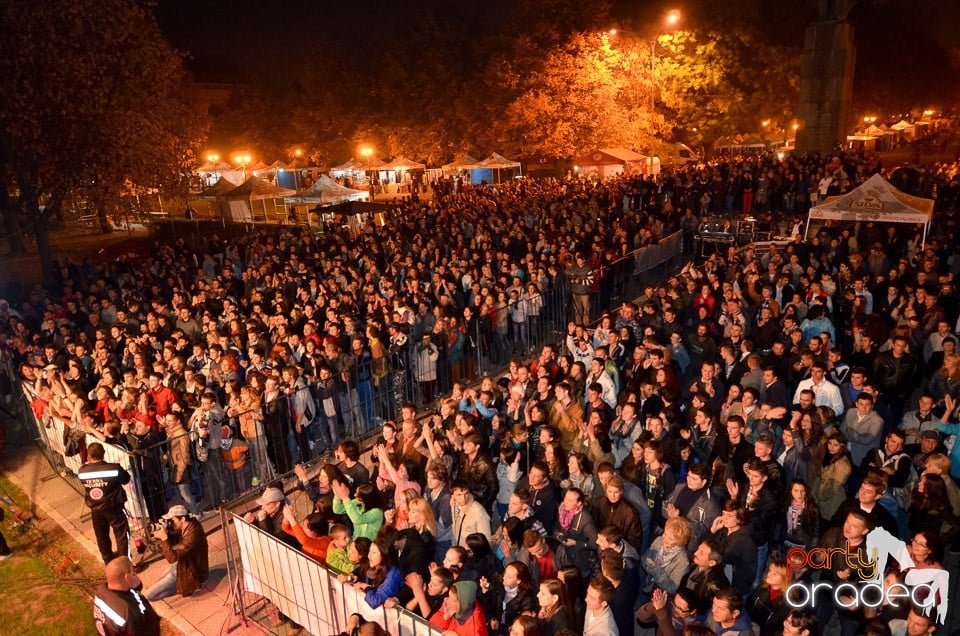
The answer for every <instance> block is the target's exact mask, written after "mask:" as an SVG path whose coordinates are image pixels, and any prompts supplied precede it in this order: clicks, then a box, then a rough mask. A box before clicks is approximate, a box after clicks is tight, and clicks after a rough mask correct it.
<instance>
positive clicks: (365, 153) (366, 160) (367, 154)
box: [360, 146, 375, 201]
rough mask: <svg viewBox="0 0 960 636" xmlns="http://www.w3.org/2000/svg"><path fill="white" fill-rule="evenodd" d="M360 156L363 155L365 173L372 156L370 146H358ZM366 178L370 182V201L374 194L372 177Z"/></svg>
mask: <svg viewBox="0 0 960 636" xmlns="http://www.w3.org/2000/svg"><path fill="white" fill-rule="evenodd" d="M360 156H361V157H363V163H364V166H363V167H364V173H366V172H368V170H367V168H369V163H370V157H372V156H373V148H371V147H370V146H363V147H361V148H360ZM368 180H369V182H370V200H371V201H372V200H373V198H374V196H375V193H374V183H373V179H372V178H369V179H368Z"/></svg>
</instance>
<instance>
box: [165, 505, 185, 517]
mask: <svg viewBox="0 0 960 636" xmlns="http://www.w3.org/2000/svg"><path fill="white" fill-rule="evenodd" d="M189 515H190V511H188V510H187V508H186V506H181V505H180V504H177V505H176V506H170V510H167V514H165V515H163V517H162V518H163V519H173V518H174V517H187V516H189Z"/></svg>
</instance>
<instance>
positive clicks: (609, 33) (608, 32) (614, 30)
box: [607, 29, 617, 35]
mask: <svg viewBox="0 0 960 636" xmlns="http://www.w3.org/2000/svg"><path fill="white" fill-rule="evenodd" d="M607 34H608V35H616V34H617V30H616V29H610V30H609V31H607Z"/></svg>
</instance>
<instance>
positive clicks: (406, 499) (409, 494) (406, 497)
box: [397, 488, 420, 510]
mask: <svg viewBox="0 0 960 636" xmlns="http://www.w3.org/2000/svg"><path fill="white" fill-rule="evenodd" d="M419 498H420V493H418V492H417V491H416V490H414V489H413V488H407V489H405V490H403V491H402V492H401V493H400V496H399V497H398V498H397V499H398V500H399V501H402V502H403V503H405V504H407V510H409V509H410V502H411V501H413V500H414V499H419Z"/></svg>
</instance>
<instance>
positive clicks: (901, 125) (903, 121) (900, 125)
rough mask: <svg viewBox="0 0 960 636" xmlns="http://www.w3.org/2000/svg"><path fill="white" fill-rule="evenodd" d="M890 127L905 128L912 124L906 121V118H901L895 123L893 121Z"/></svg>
mask: <svg viewBox="0 0 960 636" xmlns="http://www.w3.org/2000/svg"><path fill="white" fill-rule="evenodd" d="M890 127H891V128H893V129H894V130H906V129H907V128H913V124H911V123H910V122H908V121H907V120H906V119H901V120H900V121H898V122H897V123H895V124H894V125H893V126H890Z"/></svg>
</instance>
